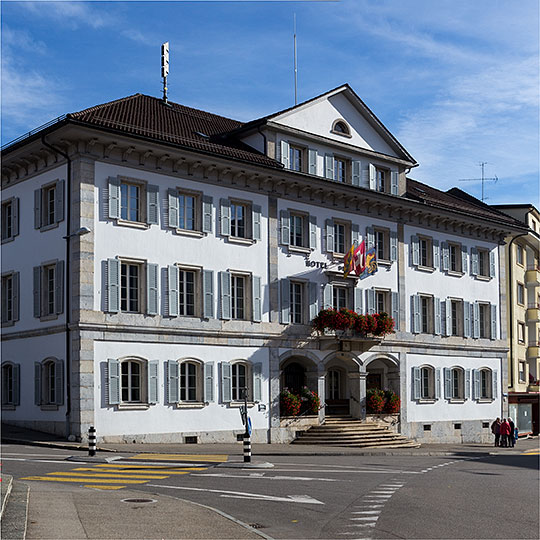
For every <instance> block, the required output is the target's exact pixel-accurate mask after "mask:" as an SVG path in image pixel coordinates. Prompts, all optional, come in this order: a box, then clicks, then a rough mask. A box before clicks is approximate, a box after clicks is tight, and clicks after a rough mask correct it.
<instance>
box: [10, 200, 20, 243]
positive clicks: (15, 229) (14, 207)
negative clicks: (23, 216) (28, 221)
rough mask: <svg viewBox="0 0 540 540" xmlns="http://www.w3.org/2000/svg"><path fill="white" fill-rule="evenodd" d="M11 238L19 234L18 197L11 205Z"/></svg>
mask: <svg viewBox="0 0 540 540" xmlns="http://www.w3.org/2000/svg"><path fill="white" fill-rule="evenodd" d="M11 212H12V213H11V236H17V235H18V234H19V197H15V198H14V199H13V202H12V204H11Z"/></svg>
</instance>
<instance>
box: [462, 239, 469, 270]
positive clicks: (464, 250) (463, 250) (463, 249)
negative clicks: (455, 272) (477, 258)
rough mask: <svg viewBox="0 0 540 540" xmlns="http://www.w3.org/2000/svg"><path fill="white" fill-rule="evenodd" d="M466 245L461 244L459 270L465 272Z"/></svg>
mask: <svg viewBox="0 0 540 540" xmlns="http://www.w3.org/2000/svg"><path fill="white" fill-rule="evenodd" d="M467 255H468V254H467V246H461V271H462V272H463V273H464V274H466V273H467V271H468V270H467Z"/></svg>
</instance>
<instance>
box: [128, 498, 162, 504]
mask: <svg viewBox="0 0 540 540" xmlns="http://www.w3.org/2000/svg"><path fill="white" fill-rule="evenodd" d="M122 502H125V503H138V504H148V503H155V502H157V501H156V500H155V499H122Z"/></svg>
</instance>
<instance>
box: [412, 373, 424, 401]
mask: <svg viewBox="0 0 540 540" xmlns="http://www.w3.org/2000/svg"><path fill="white" fill-rule="evenodd" d="M412 380H413V386H412V394H413V396H412V398H413V399H420V398H421V397H422V387H421V379H420V368H419V367H413V368H412Z"/></svg>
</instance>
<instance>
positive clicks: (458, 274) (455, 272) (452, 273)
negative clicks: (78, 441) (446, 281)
mask: <svg viewBox="0 0 540 540" xmlns="http://www.w3.org/2000/svg"><path fill="white" fill-rule="evenodd" d="M446 273H447V274H448V275H449V276H454V277H462V276H464V275H465V272H461V271H458V270H448V271H447V272H446Z"/></svg>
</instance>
